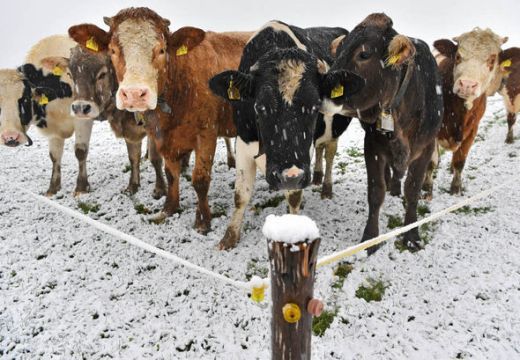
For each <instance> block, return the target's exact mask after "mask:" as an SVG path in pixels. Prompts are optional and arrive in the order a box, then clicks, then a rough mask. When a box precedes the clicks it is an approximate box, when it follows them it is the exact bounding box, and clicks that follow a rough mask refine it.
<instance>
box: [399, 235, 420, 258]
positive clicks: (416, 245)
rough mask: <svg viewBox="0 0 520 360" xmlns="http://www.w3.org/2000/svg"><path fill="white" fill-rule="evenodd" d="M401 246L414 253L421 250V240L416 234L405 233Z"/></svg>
mask: <svg viewBox="0 0 520 360" xmlns="http://www.w3.org/2000/svg"><path fill="white" fill-rule="evenodd" d="M401 245H402V246H403V248H404V249H406V250H408V251H410V252H412V253H414V252H417V251H419V250H422V249H423V247H422V245H421V238H420V237H419V234H418V233H406V234H405V235H404V237H403V240H402V242H401Z"/></svg>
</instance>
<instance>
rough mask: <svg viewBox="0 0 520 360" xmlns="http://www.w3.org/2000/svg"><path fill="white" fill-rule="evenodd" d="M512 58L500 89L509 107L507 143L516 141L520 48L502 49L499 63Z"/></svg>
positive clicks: (519, 100) (519, 105)
mask: <svg viewBox="0 0 520 360" xmlns="http://www.w3.org/2000/svg"><path fill="white" fill-rule="evenodd" d="M506 60H510V61H511V65H510V66H508V67H507V68H503V69H501V70H502V73H503V79H502V84H503V87H502V89H501V91H500V93H501V94H502V96H503V97H504V102H505V104H506V109H507V125H508V128H509V129H508V132H507V138H506V142H507V143H509V144H510V143H513V142H514V133H513V125H514V124H515V122H516V113H517V112H520V48H517V47H513V48H509V49H506V50H504V51H502V53H501V54H500V56H499V63H500V64H502V62H503V61H506Z"/></svg>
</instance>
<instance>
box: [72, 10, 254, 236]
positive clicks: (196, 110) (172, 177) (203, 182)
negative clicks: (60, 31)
mask: <svg viewBox="0 0 520 360" xmlns="http://www.w3.org/2000/svg"><path fill="white" fill-rule="evenodd" d="M129 19H140V20H145V21H148V22H152V23H153V24H154V26H155V29H156V31H157V39H158V40H159V42H161V41H163V39H168V40H167V42H168V47H167V49H166V50H167V52H168V55H169V56H168V57H169V62H166V63H155V62H154V64H153V65H154V67H156V69H157V70H158V73H159V78H158V80H157V81H158V92H159V95H160V96H162V97H163V98H164V99H165V100H166V102H167V104H168V105H169V106H170V107H171V109H172V113H171V114H168V113H165V112H163V111H161V110H160V107H157V109H156V110H154V111H153V112H152V114H150V115H149V116H148V119H149V121H148V124H147V125H148V126H147V128H148V134H149V136H150V137H151V138H152V139H154V141H155V143H156V145H157V148H158V150H159V152H160V154H161V155H162V156H163V158H164V160H165V165H166V170H167V179H168V193H167V197H166V201H165V204H164V208H163V214H161V216H162V217H164V216H168V215H172V214H173V213H174V212H176V211H177V210H178V208H179V177H180V171H181V159H182V157H183V155H185V154H187V153H189V152H190V151H192V150H195V153H196V159H195V167H194V169H193V175H192V184H193V187H194V188H195V191H196V192H197V196H198V200H199V203H198V209H197V213H196V219H195V228H196V229H197V230H198V231H199V232H201V233H206V232H208V231H209V230H210V223H211V212H210V209H209V203H208V190H209V185H210V181H211V168H212V165H213V158H214V155H215V147H216V141H217V137H218V136H225V137H234V136H236V129H235V127H234V124H233V119H232V111H231V106H230V105H229V104H227V103H226V102H225V101H224V100H220V99H218V98H217V97H216V96H215V95H213V94H212V93H211V91H210V89H209V87H208V81H209V79H210V78H211V77H212V76H214V75H216V74H217V73H219V72H222V71H224V70H226V69H233V68H237V67H238V64H239V61H240V57H241V55H242V50H243V48H244V46H245V44H246V42H247V40H248V39H249V37H250V36H251V35H252V33H245V32H244V33H214V32H204V31H202V30H200V29H196V28H191V27H186V28H182V29H179V30H177V31H176V32H175V33H173V34H170V33H169V30H168V25H169V21H168V20H165V19H163V18H161V17H160V16H159V15H157V14H156V13H155V12H153V11H152V10H150V9H147V8H130V9H125V10H122V11H120V12H119V13H118V14H117V15H116V16H114V17H112V18H110V19H106V20H105V22H106V23H107V24H108V25H109V26H110V32H109V34H110V49H111V50H114V51H115V52H116V56H114V55H112V62H113V64H114V67H115V70H116V73H117V75H118V80H119V81H121V77H122V76H124V66H121V63H120V62H121V61H124V54H121V53H119V54H117V51H119V50H120V49H118V44H117V39H115V38H114V37H113V36H112V35H113V34H114V33H115V32H117V27H118V26H119V25H120V24H121V23H122V22H124V21H126V20H129ZM81 26H82V25H79V26H78V27H81ZM78 27H74V28H78ZM74 28H72V29H71V30H72V32H76V33H77V34H80V32H79V31H76V30H74ZM71 30H69V33H70V34H71V36H72V37H73V38H74V39H75V40H76V41H78V40H79V41H78V42H79V43H80V44H83V45H84V44H85V41H86V39H85V37H83V38H82V39H78V38H76V37H74V33H71V32H70V31H71ZM181 44H184V45H187V47H188V53H187V54H185V55H181V56H176V51H177V49H178V48H179V46H180V45H181ZM107 47H108V45H107ZM157 50H159V48H157ZM154 51H155V50H154Z"/></svg>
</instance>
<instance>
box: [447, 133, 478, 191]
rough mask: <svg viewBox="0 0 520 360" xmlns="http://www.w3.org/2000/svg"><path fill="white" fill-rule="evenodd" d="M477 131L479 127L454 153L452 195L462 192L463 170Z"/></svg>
mask: <svg viewBox="0 0 520 360" xmlns="http://www.w3.org/2000/svg"><path fill="white" fill-rule="evenodd" d="M477 130H478V127H475V128H474V129H472V130H471V132H470V134H469V135H468V137H466V138H465V139H464V140H462V144H461V145H460V147H459V148H458V149H457V150H456V151H455V152H454V153H453V158H452V160H451V168H452V169H453V180H452V182H451V187H450V194H451V195H456V194H460V193H461V192H462V170H463V169H464V165H465V163H466V158H467V157H468V154H469V150H470V149H471V145H473V141H474V140H475V136H477Z"/></svg>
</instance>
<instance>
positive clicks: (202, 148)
mask: <svg viewBox="0 0 520 360" xmlns="http://www.w3.org/2000/svg"><path fill="white" fill-rule="evenodd" d="M204 135H205V134H201V135H199V136H200V138H199V139H198V143H199V144H200V145H199V147H198V149H196V150H195V167H194V168H193V173H192V181H191V183H192V185H193V188H194V189H195V192H196V193H197V198H198V205H197V213H196V215H195V225H194V228H195V230H197V232H198V233H200V234H204V235H205V234H207V233H208V232H209V231H210V230H211V210H210V208H209V201H208V192H209V185H210V183H211V168H212V166H213V158H214V156H215V148H216V146H217V138H216V136H213V135H209V136H204Z"/></svg>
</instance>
